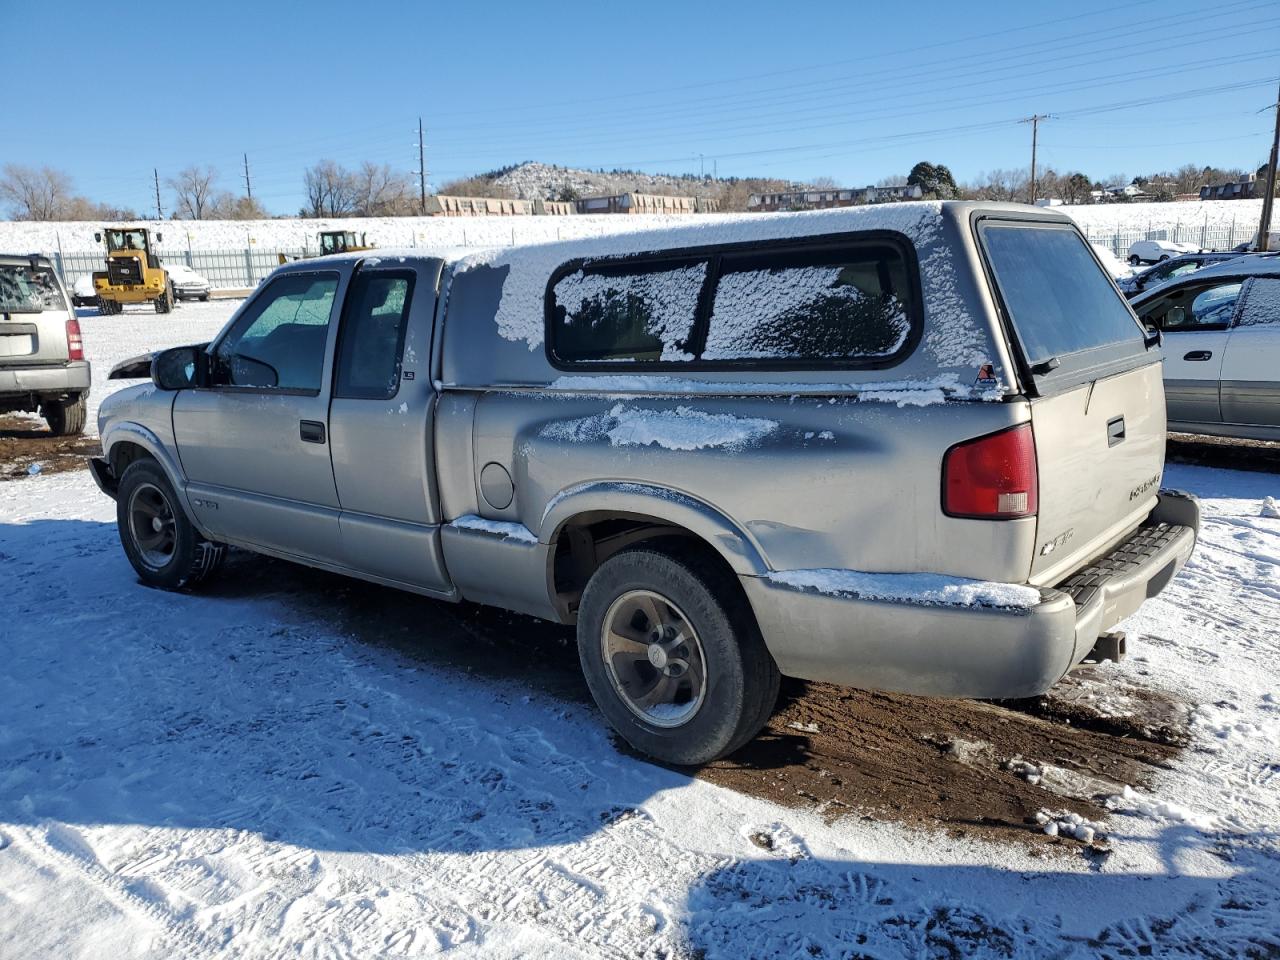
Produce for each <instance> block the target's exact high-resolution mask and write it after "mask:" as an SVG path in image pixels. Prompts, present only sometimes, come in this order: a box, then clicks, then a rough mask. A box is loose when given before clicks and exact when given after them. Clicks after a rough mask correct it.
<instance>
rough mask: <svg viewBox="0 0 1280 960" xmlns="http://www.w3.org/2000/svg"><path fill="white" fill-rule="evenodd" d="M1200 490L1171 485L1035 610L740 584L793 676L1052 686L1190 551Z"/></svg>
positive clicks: (896, 683) (983, 690)
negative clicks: (1133, 526)
mask: <svg viewBox="0 0 1280 960" xmlns="http://www.w3.org/2000/svg"><path fill="white" fill-rule="evenodd" d="M1199 518H1200V511H1199V506H1198V504H1197V503H1196V500H1195V498H1194V497H1191V496H1189V495H1187V494H1184V493H1180V492H1178V491H1162V492H1161V494H1160V498H1159V503H1158V505H1157V507H1156V508H1155V510H1153V511H1152V513H1151V515H1150V516H1149V517H1148V518H1147V520H1146V522H1145V523H1144V524H1143V525H1142V526H1141V527H1139V528H1138V529H1137V530H1136V531H1135V532H1134V533H1133V534H1132V535H1131V536H1130V537H1129V538H1127V539H1126V540H1125V541H1124V542H1122V543H1121V544H1119V545H1118V546H1117V547H1116V548H1114V549H1113V550H1112V551H1111V552H1110V553H1108V554H1107V555H1106V556H1104V557H1101V558H1099V559H1098V560H1097V561H1095V562H1094V563H1093V564H1091V565H1090V566H1088V567H1086V568H1085V569H1083V570H1080V571H1078V572H1077V573H1075V574H1073V575H1072V576H1071V577H1070V578H1069V579H1068V580H1067V581H1065V582H1064V583H1063V584H1061V585H1059V586H1058V587H1056V588H1048V589H1042V590H1041V591H1040V602H1039V603H1036V604H1034V605H1032V606H1030V607H981V606H950V605H941V604H938V605H932V604H923V603H909V602H899V601H885V600H871V599H866V598H862V597H857V596H852V595H848V594H829V593H818V592H815V591H813V590H810V589H797V588H795V587H791V586H786V585H783V584H780V583H778V582H777V581H775V580H770V579H767V578H764V577H755V576H743V577H741V581H742V584H743V588H744V589H745V590H746V593H747V597H748V599H749V600H750V602H751V606H752V608H753V609H754V610H755V613H756V618H757V621H758V622H759V624H760V629H761V632H762V633H763V635H764V638H765V642H766V644H767V645H768V647H769V650H770V652H771V653H772V654H773V657H774V659H775V660H776V661H777V663H778V668H779V669H780V670H781V671H782V672H783V673H784V674H786V675H788V676H793V677H801V678H803V679H807V680H821V681H826V682H830V683H838V684H843V685H846V686H851V687H862V688H867V689H876V690H889V691H895V692H900V693H914V694H924V695H929V696H944V697H974V698H982V699H1004V698H1013V697H1029V696H1035V695H1037V694H1040V693H1043V692H1044V691H1045V690H1047V689H1049V687H1051V686H1053V684H1054V683H1056V682H1057V681H1058V680H1060V679H1061V678H1062V677H1063V675H1064V674H1066V672H1067V671H1068V670H1070V669H1071V668H1072V667H1073V666H1075V665H1076V664H1077V663H1079V662H1080V661H1081V660H1082V659H1084V658H1085V656H1087V655H1088V654H1089V652H1090V651H1091V650H1092V649H1093V646H1094V643H1095V642H1096V640H1097V638H1098V637H1099V636H1100V635H1101V634H1102V633H1104V632H1105V631H1107V630H1109V629H1110V628H1111V627H1113V626H1115V624H1116V623H1118V622H1119V621H1120V620H1122V619H1124V618H1125V617H1127V616H1129V615H1131V614H1132V613H1133V612H1134V611H1136V610H1137V609H1138V607H1139V606H1141V605H1142V603H1143V601H1145V600H1147V599H1148V598H1150V597H1153V596H1155V595H1156V594H1157V593H1159V592H1160V591H1161V590H1163V589H1164V587H1165V586H1166V585H1167V584H1168V583H1169V581H1170V580H1172V579H1173V577H1174V576H1175V575H1176V574H1177V572H1178V571H1179V570H1180V569H1182V566H1183V565H1184V564H1185V563H1186V562H1187V559H1188V558H1189V557H1190V556H1191V551H1192V549H1193V548H1194V546H1195V542H1196V537H1197V535H1198V531H1199V525H1200V519H1199Z"/></svg>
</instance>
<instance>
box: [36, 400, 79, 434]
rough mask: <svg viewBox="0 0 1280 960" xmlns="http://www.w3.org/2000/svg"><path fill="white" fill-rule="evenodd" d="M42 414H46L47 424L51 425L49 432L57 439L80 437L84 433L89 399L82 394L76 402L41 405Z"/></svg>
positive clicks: (51, 401) (54, 401)
mask: <svg viewBox="0 0 1280 960" xmlns="http://www.w3.org/2000/svg"><path fill="white" fill-rule="evenodd" d="M40 412H41V413H42V414H44V419H45V423H47V424H49V432H50V433H52V434H53V435H54V436H55V437H74V436H78V435H79V434H82V433H84V422H85V419H86V417H87V415H88V397H87V396H86V395H85V394H83V393H82V394H80V395H79V396H78V397H76V398H75V399H74V400H50V401H49V402H48V403H45V404H41V407H40Z"/></svg>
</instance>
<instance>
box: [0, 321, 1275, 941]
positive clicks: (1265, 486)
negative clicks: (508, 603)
mask: <svg viewBox="0 0 1280 960" xmlns="http://www.w3.org/2000/svg"><path fill="white" fill-rule="evenodd" d="M232 309H234V304H226V303H221V304H219V303H214V304H209V305H200V306H196V305H189V306H185V307H184V308H183V309H182V310H181V311H179V312H178V313H176V314H174V315H172V316H171V317H160V316H156V315H154V314H146V313H141V312H140V313H137V314H136V315H135V314H132V313H128V314H125V315H124V316H122V317H106V318H97V317H92V316H86V317H85V318H84V319H83V320H82V323H83V324H84V327H85V335H86V349H87V350H88V351H89V355H90V357H91V359H92V360H93V361H94V362H95V364H96V367H95V381H100V378H101V377H105V374H106V372H107V369H108V368H109V366H110V364H111V363H113V362H115V361H117V360H119V359H122V358H124V357H127V356H131V355H133V354H135V353H138V352H141V351H143V350H146V349H154V348H157V347H160V346H166V345H170V344H174V343H183V342H196V341H200V340H204V339H207V338H208V337H209V336H210V335H211V334H212V333H213V332H215V331H216V329H217V328H218V327H220V326H221V324H222V322H223V321H224V320H225V318H226V317H227V316H228V315H229V313H230V311H231V310H232ZM95 391H96V394H97V399H100V398H101V396H102V395H103V393H104V392H105V382H97V383H96V384H95ZM1166 482H1167V483H1169V484H1171V485H1175V486H1180V487H1184V488H1187V489H1190V490H1193V491H1194V492H1196V493H1198V494H1199V495H1200V496H1201V497H1202V498H1203V506H1204V511H1205V528H1204V538H1203V542H1202V544H1201V546H1200V549H1199V551H1198V553H1197V555H1196V556H1195V557H1194V558H1193V561H1192V563H1191V564H1190V565H1189V566H1188V568H1187V569H1186V571H1184V572H1183V574H1182V575H1181V576H1180V577H1179V578H1178V579H1177V580H1176V581H1175V582H1174V583H1173V584H1172V585H1171V586H1170V588H1169V589H1168V590H1167V591H1166V592H1165V593H1164V594H1163V595H1161V596H1160V597H1159V598H1157V599H1156V600H1154V601H1152V602H1151V603H1149V604H1147V606H1146V607H1145V608H1144V609H1143V610H1142V611H1141V612H1140V613H1139V614H1138V615H1137V616H1135V617H1134V618H1132V620H1131V621H1130V622H1129V623H1128V624H1127V627H1128V630H1129V635H1130V638H1131V650H1132V654H1131V659H1130V660H1129V661H1127V662H1126V663H1125V664H1123V665H1122V666H1120V667H1116V668H1113V671H1112V672H1113V673H1114V674H1115V675H1116V676H1117V677H1118V678H1122V679H1124V680H1127V681H1129V682H1132V683H1134V684H1139V685H1144V686H1149V687H1156V688H1163V689H1167V690H1170V691H1176V692H1177V693H1178V694H1179V695H1180V696H1181V697H1183V698H1185V699H1187V700H1189V701H1190V702H1191V703H1193V704H1194V705H1195V709H1194V713H1193V720H1192V725H1191V735H1192V743H1191V745H1190V747H1189V748H1188V749H1187V750H1186V751H1185V752H1183V753H1181V754H1180V755H1178V756H1177V757H1176V759H1175V760H1174V761H1173V762H1172V765H1171V767H1170V769H1168V770H1167V771H1164V772H1163V773H1161V774H1160V776H1159V779H1158V781H1157V782H1156V783H1155V784H1154V785H1151V786H1149V787H1147V788H1145V789H1142V790H1140V791H1139V792H1138V793H1137V794H1133V793H1130V794H1128V795H1126V794H1125V793H1124V791H1120V792H1119V793H1118V794H1117V797H1116V799H1114V800H1113V801H1112V806H1114V807H1115V810H1114V812H1113V813H1112V815H1111V816H1110V817H1109V818H1107V819H1106V822H1104V823H1101V824H1100V825H1099V826H1100V829H1101V831H1102V833H1103V834H1105V835H1106V836H1107V837H1108V844H1109V846H1110V851H1111V852H1110V853H1109V854H1100V855H1089V856H1086V855H1083V854H1082V852H1081V850H1082V848H1081V847H1080V846H1079V845H1078V844H1075V842H1074V841H1070V842H1063V841H1057V842H1052V843H1051V842H1048V841H1045V842H1043V843H1021V842H992V841H988V840H978V839H974V838H973V837H972V836H969V837H966V838H956V837H954V836H952V835H951V834H949V833H945V834H944V833H941V832H937V831H924V830H920V829H912V828H909V827H906V826H902V825H897V824H893V823H886V822H884V821H882V820H879V819H863V818H861V817H857V816H853V817H849V818H847V819H843V820H838V821H836V822H835V823H830V824H828V823H826V822H824V820H823V818H822V817H820V816H818V815H817V813H815V812H813V811H806V810H804V809H799V810H797V809H784V808H782V807H778V806H774V805H772V804H770V803H767V802H765V801H762V800H758V799H755V798H752V797H748V796H744V795H743V794H740V793H735V792H732V791H730V790H726V789H723V788H721V787H717V786H713V785H711V784H709V783H706V782H703V781H701V780H696V779H689V778H687V777H685V776H683V775H680V774H678V773H674V772H671V771H667V770H663V769H660V768H658V767H655V766H652V765H650V764H647V763H644V762H642V761H640V760H637V759H634V758H632V757H630V756H627V755H625V754H623V753H620V752H619V751H618V750H617V749H616V748H615V746H614V745H613V743H612V741H611V740H610V738H609V737H608V736H607V734H606V732H605V730H604V727H603V724H602V723H601V721H600V720H599V719H598V717H597V716H596V714H595V712H594V711H593V710H592V709H591V708H590V707H589V706H587V705H586V704H585V703H584V702H583V700H582V698H581V691H580V690H575V689H570V688H572V687H573V685H574V683H575V682H576V681H575V680H573V679H572V678H573V677H574V674H573V670H572V662H573V660H574V659H575V654H574V651H573V650H572V648H570V647H568V646H566V645H565V643H564V641H565V638H566V634H565V633H564V632H563V631H557V630H554V629H547V628H540V627H538V625H536V624H535V623H534V622H533V621H529V620H526V619H523V618H519V617H512V616H507V615H504V614H500V613H485V612H483V611H479V610H477V608H473V607H466V606H462V607H458V606H450V605H445V604H439V603H434V602H432V601H427V600H423V599H419V598H412V597H407V596H404V595H399V594H392V593H390V592H388V591H383V590H380V589H378V588H374V587H369V586H366V585H362V584H359V583H355V582H349V581H344V580H341V579H340V578H337V577H331V576H328V575H324V574H317V573H313V572H305V571H301V570H300V569H299V568H294V567H291V566H290V565H287V564H283V563H277V562H274V561H268V560H264V559H260V558H254V557H250V556H245V555H239V556H237V557H236V558H235V559H234V561H233V562H232V563H231V564H229V567H228V569H227V570H226V571H225V573H224V574H223V575H222V576H220V577H219V578H218V579H217V580H216V581H215V582H213V583H210V584H209V585H208V587H207V588H206V589H203V590H201V591H199V592H196V593H191V594H170V593H161V592H158V591H154V590H148V589H145V588H143V587H142V586H140V585H139V584H138V583H137V581H136V579H135V577H134V576H133V574H132V572H131V570H130V568H129V566H128V564H127V562H126V561H125V559H124V556H123V554H122V553H121V550H120V547H119V544H118V541H117V539H116V534H115V528H114V508H113V504H111V502H110V501H108V500H106V499H105V498H104V497H102V496H101V495H100V494H99V493H98V491H97V490H96V488H95V487H94V486H93V484H92V482H91V481H90V479H89V478H88V477H87V476H86V475H85V474H83V473H81V472H76V473H63V474H58V475H51V476H36V477H31V478H28V479H21V480H16V481H12V482H8V483H0V655H2V656H3V658H4V663H5V670H4V671H3V674H2V675H0V957H6V958H7V957H46V956H47V957H59V958H70V957H95V958H96V957H130V958H132V957H147V958H165V960H167V958H172V957H214V956H218V957H246V958H249V957H252V958H275V957H280V956H300V957H371V956H383V955H389V956H398V955H406V956H411V955H435V954H440V953H453V954H455V955H457V956H485V957H529V956H535V957H555V958H568V957H600V956H603V957H619V958H621V957H640V958H658V957H698V956H704V957H729V958H733V960H742V958H762V957H778V958H782V957H787V958H789V957H795V956H801V957H806V956H816V957H836V956H868V957H899V956H910V957H922V956H923V957H934V956H937V957H953V956H981V957H1042V956H1073V957H1092V956H1116V957H1119V956H1134V955H1151V956H1161V957H1169V956H1188V957H1189V956H1215V957H1224V958H1225V957H1241V956H1257V957H1267V956H1276V955H1277V954H1278V953H1280V894H1278V893H1277V887H1278V886H1280V838H1278V837H1277V825H1280V758H1278V757H1277V754H1276V747H1275V745H1276V743H1277V742H1278V741H1280V696H1278V695H1277V692H1276V688H1277V683H1276V679H1277V674H1278V672H1280V666H1278V665H1280V519H1274V518H1268V517H1264V516H1261V513H1262V503H1263V499H1264V498H1265V497H1266V496H1268V495H1270V496H1276V495H1280V478H1278V477H1277V476H1276V475H1275V474H1270V473H1260V472H1241V471H1232V470H1221V469H1210V468H1206V467H1194V466H1182V465H1176V464H1175V465H1171V466H1170V467H1169V469H1168V472H1167V475H1166ZM392 607H394V608H395V609H396V611H397V612H396V616H394V617H388V616H387V615H386V614H385V611H386V610H387V609H389V608H392ZM512 634H518V635H520V636H526V635H527V636H528V637H530V638H531V639H530V643H531V644H532V645H533V648H534V650H535V653H532V654H530V656H532V657H535V658H540V659H546V660H548V661H555V660H557V659H561V660H563V661H564V662H565V671H564V674H563V676H564V677H565V678H566V679H565V681H564V684H565V686H566V688H567V689H554V690H547V689H544V688H539V687H536V686H533V685H531V684H529V682H528V681H527V680H526V679H523V675H522V673H521V671H520V670H518V669H509V668H508V667H509V665H508V664H506V663H504V662H499V661H500V660H501V659H504V658H506V657H507V656H508V654H507V653H505V652H504V647H503V644H502V643H498V642H497V639H496V638H502V640H503V641H504V642H507V643H509V639H508V638H509V637H510V635H512ZM440 649H444V650H446V651H453V652H450V653H448V655H443V656H442V655H440V654H439V653H438V652H434V651H439V650H440ZM507 649H508V650H509V649H510V647H508V648H507ZM459 651H461V652H459ZM1058 759H1059V758H1056V757H1054V756H1028V757H1026V760H1027V762H1029V763H1031V764H1033V765H1044V764H1052V763H1054V762H1055V761H1056V760H1058ZM1010 775H1012V774H1010ZM1023 775H1024V776H1025V775H1027V772H1026V771H1023ZM1049 796H1050V795H1049V794H1046V797H1049ZM847 800H848V802H849V803H850V804H851V805H853V806H856V805H857V801H858V798H857V797H856V796H850V797H848V798H847ZM1045 806H1046V808H1047V809H1048V810H1049V811H1050V812H1052V811H1053V809H1054V805H1053V804H1052V803H1051V802H1049V801H1046V804H1045ZM1025 829H1026V834H1027V836H1028V837H1030V836H1032V833H1033V831H1034V830H1035V828H1034V827H1032V826H1028V827H1026V828H1025ZM1013 839H1015V840H1017V839H1019V838H1013Z"/></svg>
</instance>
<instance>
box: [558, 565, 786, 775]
mask: <svg viewBox="0 0 1280 960" xmlns="http://www.w3.org/2000/svg"><path fill="white" fill-rule="evenodd" d="M578 656H579V659H580V661H581V663H582V670H583V673H584V674H585V676H586V679H587V685H588V687H589V688H590V689H591V695H592V697H594V699H595V701H596V704H597V705H598V706H599V707H600V710H601V711H602V712H603V713H604V715H605V717H606V718H607V719H608V720H609V722H610V724H611V725H612V726H613V728H614V729H615V730H617V731H618V733H619V734H621V735H622V737H623V738H624V739H625V740H626V741H627V742H628V743H630V744H631V745H632V746H633V747H635V748H636V749H637V750H640V751H641V752H643V753H647V754H648V755H650V756H652V757H654V758H656V759H658V760H661V761H664V762H666V763H672V764H680V765H693V764H700V763H707V762H709V761H711V760H714V759H716V758H717V757H722V756H724V755H725V754H727V753H731V752H733V751H734V750H736V749H737V748H738V747H740V746H742V745H743V744H744V743H746V742H747V741H748V740H750V739H751V738H752V737H754V736H755V735H756V733H757V732H759V730H760V728H761V727H762V726H763V725H764V723H765V722H766V721H767V720H768V718H769V715H770V713H772V712H773V707H774V704H775V703H776V701H777V697H778V684H779V675H778V669H777V667H776V665H775V664H774V662H773V658H772V657H771V656H770V655H769V651H768V650H767V649H766V648H765V645H764V640H763V639H762V638H761V636H760V632H759V629H758V628H757V627H756V624H755V621H754V618H753V617H752V616H751V612H750V610H749V609H748V608H747V606H746V601H745V599H744V598H743V597H742V595H741V592H740V588H739V587H738V584H737V583H736V582H735V581H734V579H733V576H732V575H731V574H729V573H725V572H722V571H720V570H719V569H717V568H715V567H714V566H712V565H709V564H707V563H704V562H702V557H701V556H698V555H693V554H681V553H679V552H676V551H664V550H659V549H655V548H651V547H639V548H634V549H631V550H626V551H624V552H622V553H619V554H616V555H615V556H613V557H610V558H609V559H608V560H606V561H605V562H604V563H603V564H601V566H600V568H599V569H598V570H597V571H596V572H595V574H594V575H593V576H592V578H591V580H590V582H589V583H588V584H587V588H586V590H585V591H584V593H583V596H582V605H581V607H580V609H579V611H578Z"/></svg>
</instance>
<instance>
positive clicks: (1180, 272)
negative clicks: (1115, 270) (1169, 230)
mask: <svg viewBox="0 0 1280 960" xmlns="http://www.w3.org/2000/svg"><path fill="white" fill-rule="evenodd" d="M1238 256H1239V254H1238V253H1186V254H1183V255H1182V256H1180V257H1174V258H1173V259H1172V260H1165V261H1163V262H1161V263H1157V264H1156V265H1155V266H1152V267H1147V268H1146V269H1145V270H1139V271H1138V272H1137V273H1134V274H1132V275H1131V276H1129V277H1126V278H1124V279H1122V280H1117V281H1116V286H1118V287H1119V288H1120V292H1121V293H1123V294H1124V295H1125V296H1126V297H1136V296H1137V295H1138V294H1140V293H1142V292H1143V291H1145V290H1149V289H1151V288H1152V287H1156V286H1159V285H1160V284H1162V283H1165V282H1167V281H1169V280H1172V279H1173V278H1174V277H1182V276H1186V275H1187V274H1189V273H1195V272H1196V271H1197V270H1199V269H1200V268H1201V267H1208V266H1211V265H1213V264H1215V263H1222V262H1223V261H1225V260H1231V259H1232V258H1234V257H1238Z"/></svg>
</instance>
